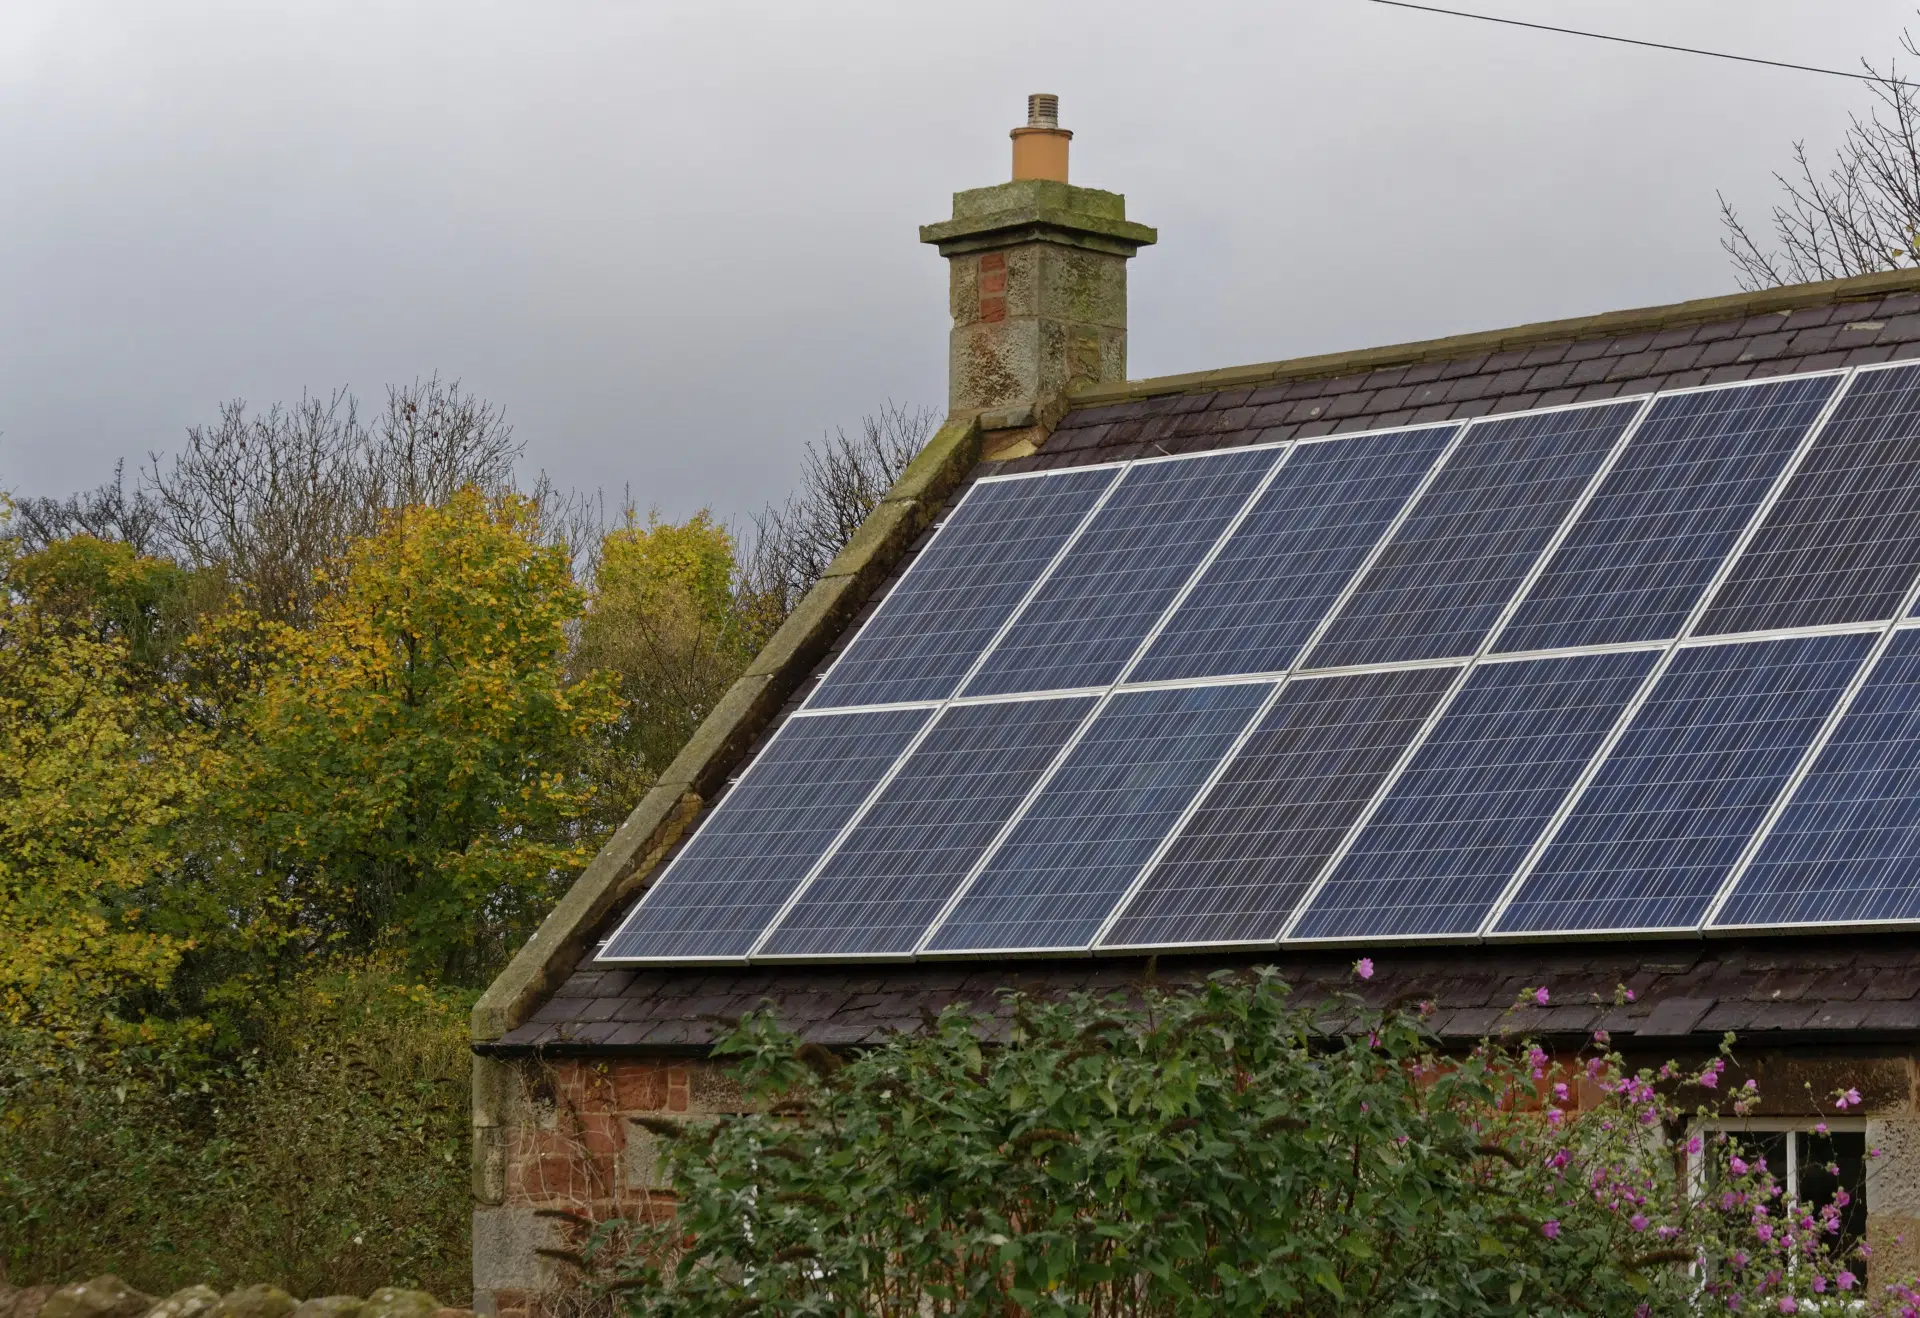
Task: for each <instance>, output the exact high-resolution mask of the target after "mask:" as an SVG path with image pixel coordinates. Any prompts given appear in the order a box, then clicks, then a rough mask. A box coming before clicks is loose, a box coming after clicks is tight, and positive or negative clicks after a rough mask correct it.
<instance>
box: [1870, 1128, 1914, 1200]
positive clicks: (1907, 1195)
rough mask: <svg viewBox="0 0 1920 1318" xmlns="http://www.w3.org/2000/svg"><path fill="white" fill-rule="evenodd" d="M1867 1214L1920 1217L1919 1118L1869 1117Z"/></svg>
mask: <svg viewBox="0 0 1920 1318" xmlns="http://www.w3.org/2000/svg"><path fill="white" fill-rule="evenodd" d="M1867 1148H1868V1149H1869V1150H1871V1149H1878V1150H1880V1156H1879V1157H1877V1158H1874V1157H1869V1158H1868V1159H1867V1216H1868V1217H1878V1216H1880V1215H1882V1214H1885V1215H1887V1216H1889V1217H1911V1218H1920V1120H1913V1119H1909V1120H1905V1121H1868V1122H1867Z"/></svg>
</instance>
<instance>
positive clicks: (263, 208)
mask: <svg viewBox="0 0 1920 1318" xmlns="http://www.w3.org/2000/svg"><path fill="white" fill-rule="evenodd" d="M1457 7H1460V8H1478V9H1480V10H1482V11H1483V12H1489V13H1498V14H1505V15H1509V16H1525V17H1530V18H1535V19H1538V20H1540V21H1546V22H1559V23H1567V24H1572V25H1575V26H1588V27H1595V28H1599V29H1601V30H1605V31H1610V32H1618V33H1622V34H1626V35H1633V36H1641V37H1647V38H1651V39H1655V40H1664V41H1674V42H1681V43H1686V44H1695V45H1706V46H1711V47H1715V48H1719V49H1727V50H1734V51H1738V52H1741V53H1749V54H1754V55H1760V56H1765V57H1771V58H1778V59H1791V60H1801V61H1805V62H1808V63H1814V64H1826V65H1831V66H1836V67H1842V68H1854V67H1857V63H1856V61H1857V59H1858V57H1859V56H1861V55H1871V56H1874V57H1876V58H1880V57H1884V56H1886V55H1888V54H1891V53H1894V52H1895V51H1896V50H1897V41H1898V35H1899V31H1900V28H1901V25H1902V23H1903V22H1909V21H1913V19H1914V14H1913V8H1912V0H1905V2H1903V3H1893V2H1891V0H1846V2H1845V3H1843V4H1836V3H1833V0H1686V3H1684V4H1675V3H1673V2H1672V0H1532V2H1531V3H1523V2H1522V0H1470V2H1469V0H1462V2H1461V3H1460V4H1458V6H1457ZM1029 91H1054V92H1057V93H1059V94H1060V96H1061V98H1062V116H1061V117H1062V122H1063V123H1064V124H1065V125H1066V126H1067V127H1070V128H1072V129H1074V130H1075V133H1076V134H1077V136H1076V138H1075V141H1074V146H1073V151H1074V161H1073V177H1074V181H1075V182H1077V183H1082V184H1086V185H1089V186H1093V187H1103V188H1110V189H1114V190H1116V191H1121V192H1124V193H1126V194H1127V201H1128V209H1129V214H1130V215H1132V216H1133V217H1135V218H1137V219H1139V220H1142V221H1144V222H1146V223H1148V224H1153V225H1157V226H1159V228H1160V235H1161V241H1160V245H1159V246H1158V247H1155V248H1150V249H1148V250H1147V251H1145V252H1143V253H1142V254H1141V256H1140V257H1139V259H1138V260H1136V261H1135V263H1134V266H1133V286H1132V297H1133V303H1132V313H1131V315H1132V345H1131V350H1132V361H1131V367H1132V371H1131V373H1132V374H1133V375H1135V376H1143V375H1157V374H1164V373H1167V372H1172V371H1181V370H1191V369H1198V368H1203V367H1211V366H1224V365H1231V364H1236V363H1241V362H1250V361H1263V360H1271V359H1274V358H1279V357H1285V356H1291V355H1296V354H1300V353H1308V352H1321V351H1331V350H1334V349H1339V348H1346V347H1359V346H1365V345H1367V344H1374V343H1385V342H1392V341H1397V340H1402V339H1409V338H1419V337H1426V336H1430V335H1436V334H1444V333H1450V332H1455V331H1461V330H1470V329H1481V328H1491V327H1496V326H1501V325H1507V324H1514V323H1518V322H1522V321H1527V320H1537V319H1542V318H1546V317H1551V316H1560V315H1574V314H1580V313H1584V312H1591V311H1601V310H1607V309H1611V308H1616V307H1626V306H1636V305H1642V304H1646V303H1654V302H1666V301H1673V300H1677V299H1680V298H1686V297H1696V296H1705V295H1709V294H1713V293H1719V292H1727V291H1731V290H1732V289H1733V287H1734V281H1733V276H1732V273H1731V271H1730V269H1729V267H1728V265H1727V263H1726V261H1725V259H1724V257H1723V256H1722V255H1721V253H1720V251H1719V249H1718V247H1717V245H1716V244H1717V240H1718V236H1719V231H1718V226H1717V223H1716V218H1715V202H1714V190H1715V188H1716V187H1719V188H1722V189H1724V190H1726V191H1727V192H1728V193H1729V195H1730V196H1732V197H1733V198H1734V199H1735V200H1736V201H1738V202H1740V203H1743V204H1744V206H1745V208H1746V209H1747V210H1748V211H1750V212H1752V214H1753V218H1756V219H1757V218H1760V213H1761V212H1762V211H1763V209H1764V206H1765V204H1766V202H1767V200H1768V199H1769V197H1770V185H1769V182H1768V173H1769V171H1770V170H1771V169H1773V168H1776V167H1778V166H1781V165H1783V164H1784V163H1785V162H1786V157H1787V152H1788V149H1789V144H1790V143H1791V141H1792V140H1793V139H1794V138H1796V137H1804V138H1806V139H1808V142H1809V144H1810V145H1811V146H1814V147H1816V148H1824V147H1825V146H1827V145H1828V144H1830V143H1832V142H1833V141H1834V140H1836V139H1837V137H1838V135H1839V133H1840V131H1841V130H1842V129H1843V128H1844V126H1845V119H1846V115H1847V113H1848V111H1850V110H1864V109H1865V108H1866V106H1867V105H1868V103H1869V100H1868V95H1869V94H1868V92H1867V91H1866V89H1865V88H1864V87H1862V86H1860V85H1858V84H1855V83H1852V82H1849V81H1846V80H1842V79H1838V78H1821V77H1816V76H1813V75H1810V74H1796V73H1789V72H1784V71H1778V70H1769V69H1760V68H1753V67H1747V66H1741V65H1735V64H1727V63H1723V62H1717V61H1711V60H1704V59H1699V58H1693V57H1688V56H1682V55H1673V54H1664V53H1659V52H1653V51H1640V50H1632V49H1627V48H1623V47H1619V46H1610V45H1605V44H1602V43H1598V42H1584V41H1579V40H1575V39H1572V38H1566V37H1554V36H1548V35H1545V34H1538V33H1530V32H1520V31H1515V30H1511V29H1503V28H1498V27H1494V26H1492V25H1489V24H1476V23H1467V22H1463V21H1460V20H1455V19H1446V18H1440V17H1434V16H1429V15H1424V14H1417V13H1410V12H1407V11H1403V10H1394V9H1389V8H1385V7H1383V6H1379V5H1374V4H1370V3H1365V0H1278V2H1273V3H1246V4H1239V5H1228V4H1207V3H1186V4H1177V5H1176V4H1167V3H1165V2H1164V0H1158V2H1149V3H1120V2H1118V0H1073V2H1071V3H1068V2H1061V3H1036V2H1035V0H975V2H974V3H972V4H969V5H967V6H964V7H961V8H958V9H956V8H955V7H953V6H950V5H946V6H932V5H924V4H911V3H901V2H900V0H887V2H884V3H882V2H876V3H867V4H856V3H835V4H831V5H827V4H792V3H784V4H776V3H764V4H744V3H742V4H724V3H716V2H715V0H698V2H697V3H680V4H665V3H661V4H641V3H621V4H593V3H586V2H584V0H569V3H564V4H557V3H545V4H530V3H521V4H494V3H481V2H478V0H461V2H460V3H426V2H424V0H421V2H414V3H403V4H391V3H378V4H373V3H369V4H360V5H354V4H345V3H324V4H323V3H317V2H316V3H304V4H302V3H292V2H291V0H283V2H282V3H277V4H272V5H262V4H259V3H256V2H254V0H246V2H243V3H234V4H228V5H218V4H193V3H186V2H184V0H170V2H169V3H167V4H164V5H155V4H146V3H137V2H135V0H127V3H123V4H118V5H98V4H86V3H78V2H76V0H9V3H7V4H6V5H5V6H0V178H4V179H5V183H4V184H0V197H3V198H4V200H3V201H0V290H4V292H3V293H0V308H4V312H3V313H0V488H9V489H12V490H14V491H16V492H20V493H33V494H43V493H66V492H68V491H70V490H73V489H75V488H79V487H82V486H88V485H92V484H95V483H97V482H98V481H99V480H101V479H102V478H103V477H105V476H106V475H107V474H109V472H110V470H111V467H112V464H113V461H114V459H116V458H117V457H121V456H126V457H128V458H130V459H133V460H135V461H136V462H137V460H138V459H140V458H141V456H142V455H144V454H145V453H146V452H147V451H149V450H154V449H159V450H165V449H168V448H170V447H172V446H173V445H174V444H176V443H177V442H178V440H179V437H180V435H181V432H182V431H183V429H184V428H185V427H186V426H187V425H189V424H191V423H193V422H195V421H199V420H205V419H209V418H211V417H212V416H213V415H214V413H215V411H216V408H217V406H218V404H219V403H220V401H221V400H222V399H225V398H231V397H236V396H238V397H244V398H246V399H248V400H250V401H251V402H254V403H258V404H264V403H267V402H271V401H273V400H275V399H284V398H293V397H297V396H298V395H299V393H300V392H301V390H302V389H303V388H305V389H310V390H313V391H316V392H325V391H328V390H330V389H332V388H333V387H335V386H338V385H342V384H346V385H351V386H352V387H353V388H354V389H355V390H356V391H358V392H359V393H361V394H362V396H363V397H371V396H375V395H377V394H378V393H379V390H380V386H381V385H382V384H383V383H385V382H387V381H392V380H404V379H410V378H412V377H413V376H415V375H417V374H426V373H428V372H431V371H434V370H438V371H440V372H442V373H443V374H446V375H455V376H459V377H461V378H462V379H463V380H464V381H465V382H466V383H467V384H468V385H469V386H470V387H472V388H473V389H475V390H476V391H478V392H479V393H481V394H482V395H484V396H486V397H488V398H491V399H493V400H495V401H496V402H499V403H501V404H502V405H504V406H505V407H506V409H507V411H508V414H509V417H510V418H511V419H512V420H513V421H514V423H515V424H516V426H517V429H518V433H519V435H520V436H521V437H522V438H524V439H525V440H526V441H527V448H528V466H529V468H530V469H532V468H539V467H544V468H545V469H547V470H548V471H549V472H550V473H552V475H553V476H554V477H555V478H556V479H557V480H558V481H560V482H561V483H562V484H568V485H577V486H582V487H587V488H592V487H596V486H597V487H604V488H605V489H606V490H607V491H608V492H609V494H610V495H612V496H615V497H617V496H618V493H619V491H620V490H621V488H622V487H623V486H625V485H628V484H629V483H630V484H631V486H632V489H633V494H634V497H635V499H636V501H637V502H638V503H639V504H640V505H641V507H642V508H645V507H647V506H648V505H656V506H658V507H659V508H660V509H661V511H663V512H665V513H668V514H670V515H675V516H679V515H684V514H685V513H688V512H691V511H692V510H693V509H695V508H698V507H700V506H701V505H703V504H706V505H711V506H712V507H713V508H714V509H715V510H716V511H718V512H720V513H721V514H723V515H727V516H737V515H739V514H741V513H744V512H746V511H747V510H749V509H751V508H753V507H755V506H757V505H759V504H760V503H762V502H764V501H765V500H767V499H770V498H775V497H777V496H779V495H780V494H781V493H782V492H783V491H784V490H785V489H786V488H787V487H788V485H789V484H790V483H791V481H792V479H793V476H794V474H795V471H796V470H797V466H798V457H799V451H800V447H801V445H802V443H803V442H804V441H805V440H807V439H808V438H810V437H813V436H817V435H818V434H819V433H820V432H821V431H822V430H823V429H826V428H829V427H831V426H834V425H836V424H842V425H848V426H851V425H852V424H853V423H855V422H856V421H857V419H858V417H859V416H860V414H861V413H862V412H863V411H866V410H869V409H871V408H872V407H873V406H874V405H875V404H876V403H878V402H880V401H881V400H883V399H886V398H889V397H891V398H893V399H896V400H899V401H903V402H929V403H933V402H943V401H944V398H945V365H944V351H945V335H946V329H947V323H946V316H945V272H944V269H943V263H942V262H941V261H940V259H939V258H938V257H937V256H936V255H935V254H934V253H933V252H932V250H931V249H929V248H924V247H921V246H920V245H919V244H918V243H917V242H916V241H915V234H914V226H915V225H916V224H919V223H923V222H927V221H931V220H934V219H939V218H942V217H944V216H945V215H946V214H947V210H948V201H947V197H948V194H949V193H950V192H951V191H953V190H954V189H957V188H965V187H975V186H980V185H983V184H990V183H997V182H1000V181H1003V180H1004V179H1005V178H1006V176H1007V153H1008V144H1007V136H1006V133H1007V129H1009V128H1011V127H1012V126H1013V125H1014V124H1015V123H1016V122H1018V121H1019V120H1020V119H1021V117H1022V116H1023V114H1024V99H1023V98H1024V96H1025V94H1026V93H1027V92H1029ZM130 465H134V463H130Z"/></svg>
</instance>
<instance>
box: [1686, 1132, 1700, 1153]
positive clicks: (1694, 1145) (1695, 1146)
mask: <svg viewBox="0 0 1920 1318" xmlns="http://www.w3.org/2000/svg"><path fill="white" fill-rule="evenodd" d="M1702 1147H1703V1146H1702V1145H1701V1143H1700V1137H1699V1136H1698V1135H1695V1136H1694V1137H1693V1138H1692V1139H1690V1140H1688V1141H1687V1152H1688V1153H1698V1152H1700V1150H1701V1148H1702Z"/></svg>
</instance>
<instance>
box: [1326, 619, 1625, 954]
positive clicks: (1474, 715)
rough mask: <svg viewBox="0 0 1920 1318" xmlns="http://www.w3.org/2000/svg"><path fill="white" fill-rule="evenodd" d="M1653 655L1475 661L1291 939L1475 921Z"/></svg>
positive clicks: (1414, 930) (1460, 926)
mask: <svg viewBox="0 0 1920 1318" xmlns="http://www.w3.org/2000/svg"><path fill="white" fill-rule="evenodd" d="M1656 658H1657V655H1656V653H1655V652H1653V651H1639V652H1636V653H1630V654H1587V655H1573V656H1569V657H1566V658H1558V659H1531V660H1522V661H1518V662H1514V663H1503V664H1489V665H1486V666H1483V667H1481V668H1480V669H1478V670H1477V671H1476V672H1475V673H1474V674H1473V675H1472V677H1470V678H1469V679H1468V680H1467V684H1466V686H1465V687H1464V688H1462V690H1461V692H1460V694H1459V696H1458V697H1456V698H1455V699H1454V701H1453V703H1452V704H1451V705H1449V706H1448V708H1447V711H1446V713H1445V714H1443V715H1442V716H1441V718H1440V721H1439V723H1438V724H1436V725H1435V727H1434V729H1433V732H1432V733H1430V734H1429V735H1428V737H1427V740H1426V741H1425V742H1424V743H1423V744H1422V745H1421V747H1420V749H1419V750H1418V751H1417V752H1415V754H1414V757H1413V760H1412V762H1411V763H1410V764H1409V765H1408V766H1407V770H1406V772H1405V773H1404V774H1402V775H1401V777H1400V779H1399V781H1398V782H1396V783H1395V784H1394V786H1393V787H1392V789H1391V790H1390V791H1389V792H1388V793H1387V797H1386V800H1385V801H1383V802H1382V803H1381V806H1380V809H1379V810H1378V812H1376V813H1375V814H1374V816H1373V818H1372V820H1371V821H1369V822H1368V823H1367V825H1366V826H1365V827H1364V828H1363V829H1362V830H1361V831H1360V835H1359V837H1358V838H1356V839H1355V841H1354V845H1353V848H1352V850H1350V851H1349V852H1348V853H1347V854H1346V856H1345V857H1344V858H1343V859H1342V860H1341V861H1340V862H1339V863H1338V864H1337V865H1336V866H1335V868H1334V870H1333V873H1332V875H1331V877H1330V878H1329V879H1328V881H1327V884H1326V886H1325V887H1323V888H1322V889H1321V890H1320V892H1319V895H1318V896H1316V897H1315V898H1314V901H1313V904H1312V906H1311V907H1309V908H1308V910H1307V913H1306V915H1305V916H1304V917H1302V919H1301V921H1300V923H1299V925H1298V926H1297V927H1296V928H1295V929H1294V931H1293V935H1292V936H1293V937H1296V938H1352V937H1383V936H1388V935H1406V934H1471V933H1474V932H1475V931H1477V930H1478V929H1479V927H1480V923H1481V921H1482V920H1484V919H1485V918H1486V915H1487V912H1488V910H1490V909H1491V908H1492V906H1493V903H1494V902H1495V901H1496V900H1497V899H1498V898H1499V896H1500V894H1501V893H1502V892H1503V891H1505V889H1506V885H1507V882H1508V880H1510V879H1511V878H1512V877H1513V874H1514V871H1515V870H1516V869H1518V868H1519V865H1520V862H1521V861H1522V860H1524V859H1525V858H1526V854H1527V851H1528V849H1529V848H1531V847H1532V845H1533V843H1534V841H1535V839H1537V838H1538V837H1539V835H1540V832H1541V830H1542V829H1544V828H1545V827H1546V825H1547V822H1548V820H1549V819H1551V818H1552V816H1553V814H1554V812H1555V810H1557V809H1558V808H1559V806H1560V803H1561V801H1562V800H1563V799H1564V798H1565V796H1566V794H1567V792H1568V791H1569V790H1570V789H1571V788H1572V787H1573V785H1574V783H1575V781H1577V780H1578V778H1579V776H1580V773H1581V771H1582V770H1583V769H1585V768H1586V766H1587V763H1588V761H1590V760H1591V759H1592V758H1593V755H1594V752H1595V751H1597V750H1598V749H1599V748H1600V743H1601V742H1602V741H1604V740H1605V739H1606V735H1607V733H1608V731H1609V730H1610V729H1611V728H1612V727H1613V725H1614V723H1615V722H1616V721H1617V720H1618V719H1619V716H1620V712H1621V711H1622V710H1623V709H1625V708H1626V705H1627V702H1628V700H1630V699H1631V698H1632V697H1633V693H1634V692H1635V691H1636V690H1637V689H1638V688H1639V686H1640V684H1641V682H1642V680H1643V679H1644V678H1645V677H1646V675H1647V673H1648V672H1649V671H1650V670H1651V669H1652V667H1653V664H1654V661H1655V659H1656Z"/></svg>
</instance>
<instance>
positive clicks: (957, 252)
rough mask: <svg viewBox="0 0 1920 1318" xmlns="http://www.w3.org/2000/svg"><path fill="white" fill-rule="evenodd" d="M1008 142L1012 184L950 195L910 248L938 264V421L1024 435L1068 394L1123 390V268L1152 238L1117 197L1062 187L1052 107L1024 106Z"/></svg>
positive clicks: (1061, 132) (1059, 137)
mask: <svg viewBox="0 0 1920 1318" xmlns="http://www.w3.org/2000/svg"><path fill="white" fill-rule="evenodd" d="M1012 136H1013V181H1012V182H1010V183H1002V184H999V185H998V186H996V187H990V188H974V189H971V190H970V191H967V192H956V193H954V194H953V217H952V218H951V219H948V220H942V221H941V222H940V223H938V224H924V225H921V226H920V241H921V242H924V243H932V244H933V245H934V246H935V247H937V248H938V249H939V252H940V255H942V256H944V257H946V258H947V266H948V272H949V279H948V285H949V291H950V301H951V303H952V312H953V335H952V339H951V341H950V347H949V354H948V380H947V406H948V411H949V413H950V414H951V415H953V416H955V417H960V416H971V415H977V414H982V413H985V412H988V411H992V412H993V413H994V414H995V416H994V417H992V418H988V417H984V416H983V418H982V419H983V422H985V421H1008V422H1011V423H1012V424H1017V425H1019V426H1027V425H1031V424H1033V423H1032V422H1030V421H1019V420H1018V416H1019V415H1020V414H1022V412H1023V409H1024V412H1025V413H1026V414H1030V415H1033V416H1040V415H1041V414H1047V415H1052V416H1056V417H1057V415H1058V413H1059V412H1061V411H1064V408H1065V400H1066V394H1067V391H1068V390H1070V389H1072V388H1074V387H1076V386H1080V385H1091V384H1109V383H1116V382H1118V381H1122V380H1125V379H1126V378H1127V261H1128V260H1129V259H1130V258H1131V257H1132V256H1133V254H1134V253H1135V252H1137V251H1138V250H1139V249H1140V248H1142V247H1145V246H1147V245H1149V244H1150V243H1152V242H1153V241H1154V240H1155V238H1156V237H1157V235H1156V234H1155V233H1154V231H1153V230H1152V229H1150V228H1148V227H1147V226H1146V225H1144V224H1135V223H1133V222H1132V221H1131V220H1129V219H1127V200H1126V198H1125V197H1123V196H1121V195H1120V194H1119V193H1117V192H1101V191H1099V190H1097V189H1095V188H1077V187H1074V186H1073V185H1072V184H1070V183H1068V182H1067V144H1068V143H1069V142H1070V141H1072V140H1073V134H1072V133H1070V132H1068V131H1067V130H1066V129H1064V128H1062V127H1060V98H1059V97H1057V96H1053V95H1050V94H1047V93H1038V94H1036V95H1033V96H1029V97H1028V98H1027V122H1026V124H1025V125H1023V126H1022V127H1019V128H1016V129H1014V130H1013V134H1012ZM1039 424H1041V425H1042V426H1043V427H1044V426H1047V425H1050V424H1051V422H1050V421H1045V420H1043V421H1041V422H1040V423H1039ZM996 428H998V427H997V426H996V425H992V424H989V425H988V426H987V429H988V430H990V431H991V430H994V429H996ZM999 456H1003V457H1006V456H1012V454H1010V453H1001V454H999Z"/></svg>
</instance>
